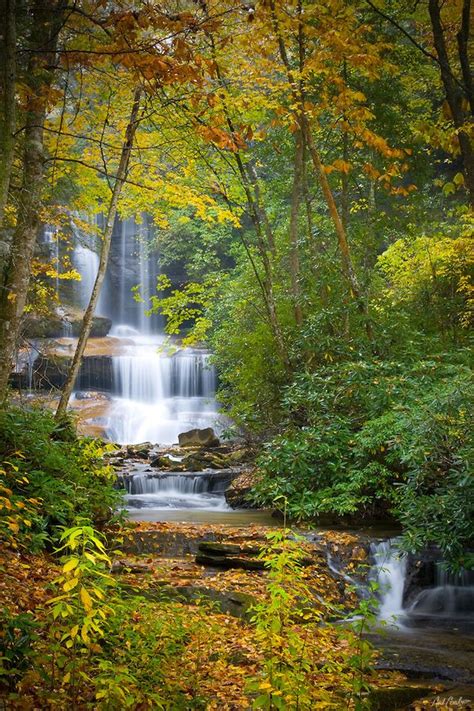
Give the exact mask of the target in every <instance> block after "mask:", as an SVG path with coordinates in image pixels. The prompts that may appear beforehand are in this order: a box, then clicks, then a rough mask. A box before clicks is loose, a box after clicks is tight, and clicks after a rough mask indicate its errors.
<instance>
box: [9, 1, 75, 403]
mask: <svg viewBox="0 0 474 711" xmlns="http://www.w3.org/2000/svg"><path fill="white" fill-rule="evenodd" d="M63 14H64V5H63V3H62V2H61V3H57V2H45V1H44V0H38V2H37V3H36V4H35V6H34V8H33V24H32V30H31V38H30V39H31V41H30V59H29V62H28V71H27V74H26V77H25V83H26V85H27V87H28V96H27V104H26V111H25V128H24V154H23V178H22V186H21V190H20V193H19V196H18V216H17V224H16V228H15V232H14V234H13V239H12V245H11V250H10V255H9V258H8V261H7V263H6V265H5V269H4V273H3V274H2V275H1V281H0V289H1V291H0V402H3V400H4V399H5V395H6V392H7V386H8V379H9V376H10V372H11V368H12V364H13V359H14V356H15V349H16V345H17V340H18V336H19V331H20V323H21V316H22V314H23V310H24V308H25V303H26V297H27V293H28V287H29V283H30V272H31V261H32V258H33V252H34V248H35V244H36V238H37V233H38V228H39V224H40V220H39V212H40V207H41V191H42V185H43V169H44V156H43V133H44V131H43V126H44V121H45V118H46V104H47V94H48V89H49V88H50V87H51V84H52V82H53V79H54V75H55V61H56V48H57V42H58V34H59V31H60V29H61V25H62V21H63Z"/></svg>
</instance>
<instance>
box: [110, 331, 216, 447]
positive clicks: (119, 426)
mask: <svg viewBox="0 0 474 711" xmlns="http://www.w3.org/2000/svg"><path fill="white" fill-rule="evenodd" d="M124 330H126V331H127V332H128V333H129V335H130V327H125V329H124ZM117 331H119V332H120V331H122V329H120V328H118V329H116V331H115V333H117ZM122 332H123V331H122ZM130 341H131V343H130V344H129V345H127V346H125V348H124V353H123V354H120V355H117V356H113V358H112V363H113V372H114V386H115V392H114V395H115V397H114V399H113V404H112V407H111V410H110V413H109V421H108V427H107V433H108V436H109V437H110V438H111V439H112V440H114V441H115V442H119V443H120V444H138V443H140V442H146V441H148V442H153V443H159V444H172V443H174V442H177V441H178V435H179V434H180V433H181V432H185V431H186V430H189V429H193V428H195V427H198V428H201V427H212V426H216V421H217V418H218V412H217V405H216V401H215V371H214V368H213V366H212V365H210V364H209V354H208V353H206V352H204V351H199V350H194V349H185V350H183V351H180V352H177V353H176V354H175V355H171V356H170V355H168V354H166V353H163V352H160V345H162V343H163V337H160V336H155V337H153V336H148V337H146V336H140V335H139V336H137V335H135V336H133V338H130Z"/></svg>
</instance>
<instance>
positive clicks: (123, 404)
mask: <svg viewBox="0 0 474 711" xmlns="http://www.w3.org/2000/svg"><path fill="white" fill-rule="evenodd" d="M75 219H76V222H75V223H74V222H72V229H73V233H74V237H75V245H74V251H73V255H72V261H73V265H74V267H75V268H76V269H77V271H78V272H79V273H80V274H81V281H80V282H77V283H76V285H75V292H74V296H75V302H76V304H77V305H79V306H80V307H81V308H85V307H86V306H87V304H88V302H89V298H90V295H91V292H92V288H93V285H94V281H95V278H96V275H97V269H98V265H99V257H98V254H97V248H98V245H97V237H96V233H97V229H100V227H101V224H102V220H103V217H102V216H100V215H98V216H97V217H96V218H94V220H93V224H91V225H90V226H87V225H85V226H84V219H82V218H80V217H79V216H77V217H76V218H75ZM158 273H159V264H158V256H157V254H156V251H154V234H153V226H152V222H151V218H150V217H149V216H148V215H146V214H142V215H139V216H137V217H136V218H130V219H125V220H116V222H115V224H114V229H113V234H112V243H111V250H110V258H109V263H108V267H107V272H106V275H105V280H104V285H103V289H102V293H101V295H100V298H99V304H98V307H97V313H100V314H101V315H103V316H106V317H108V318H110V319H111V320H112V328H111V330H110V334H109V336H110V339H109V338H107V339H104V343H101V344H95V346H94V347H95V348H97V349H98V353H99V355H100V356H101V357H102V356H103V357H104V358H108V359H109V362H110V364H111V367H110V369H107V368H106V366H105V364H103V367H102V364H101V363H99V362H98V361H97V362H95V361H94V369H93V372H92V371H91V373H90V374H89V375H87V374H86V373H83V377H81V378H80V379H79V381H78V387H79V388H86V389H100V390H106V391H108V390H109V387H110V393H111V395H112V397H111V400H110V406H109V407H108V411H107V412H106V413H105V415H104V418H103V419H102V418H101V422H100V423H96V424H100V425H101V426H104V427H105V435H106V436H108V437H109V438H110V439H112V440H113V441H115V442H118V443H120V444H137V443H139V442H143V441H151V442H153V443H160V444H172V443H174V442H176V441H177V439H178V435H179V434H180V433H181V432H184V431H186V430H189V429H193V428H196V427H197V428H201V427H209V426H210V427H215V426H216V420H217V405H216V401H215V391H216V375H215V371H214V367H213V366H212V365H211V363H210V362H209V353H207V352H205V351H204V350H200V349H190V348H186V349H178V350H177V351H176V352H175V353H174V354H173V355H170V354H169V353H165V352H162V351H161V350H160V348H161V347H162V346H163V343H164V340H165V337H164V335H163V325H164V324H163V319H162V317H161V316H157V315H156V314H155V315H153V314H152V315H151V316H150V315H148V313H147V311H148V309H149V308H150V301H149V299H150V295H152V294H153V293H155V289H156V279H157V275H158ZM137 296H138V297H139V298H137ZM107 341H108V343H107ZM98 357H99V356H98ZM90 358H91V356H89V360H90ZM99 366H100V367H99ZM109 370H110V372H109ZM99 371H100V373H99ZM100 374H102V375H103V379H102V380H100V378H99V375H100Z"/></svg>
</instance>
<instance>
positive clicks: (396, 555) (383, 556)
mask: <svg viewBox="0 0 474 711" xmlns="http://www.w3.org/2000/svg"><path fill="white" fill-rule="evenodd" d="M372 555H373V558H374V566H373V568H372V577H374V578H375V579H376V581H377V583H378V585H379V589H378V594H379V598H380V606H379V610H378V616H379V618H380V619H381V620H387V621H396V620H398V618H399V617H400V615H402V614H403V591H404V587H405V577H406V570H407V556H406V554H405V553H401V552H400V550H399V549H398V547H397V545H396V542H393V541H391V540H387V541H381V542H380V543H373V544H372Z"/></svg>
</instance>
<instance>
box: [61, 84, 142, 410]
mask: <svg viewBox="0 0 474 711" xmlns="http://www.w3.org/2000/svg"><path fill="white" fill-rule="evenodd" d="M140 97H141V89H136V90H135V93H134V97H133V106H132V111H131V114H130V120H129V122H128V125H127V128H126V131H125V140H124V143H123V146H122V151H121V155H120V162H119V167H118V169H117V175H116V178H115V183H114V187H113V190H112V196H111V198H110V203H109V208H108V210H107V217H106V220H105V225H104V229H103V233H102V249H101V252H100V260H99V268H98V270H97V276H96V279H95V282H94V287H93V289H92V294H91V297H90V299H89V304H88V306H87V308H86V310H85V313H84V318H83V320H82V327H81V332H80V334H79V339H78V341H77V346H76V350H75V353H74V357H73V359H72V363H71V367H70V368H69V372H68V375H67V378H66V382H65V383H64V387H63V391H62V393H61V399H60V401H59V405H58V408H57V410H56V416H55V417H56V420H60V419H61V418H63V417H64V415H65V413H66V410H67V406H68V403H69V400H70V397H71V395H72V391H73V388H74V383H75V382H76V379H77V376H78V374H79V369H80V367H81V363H82V358H83V356H84V351H85V348H86V345H87V341H88V339H89V335H90V332H91V327H92V319H93V317H94V312H95V309H96V306H97V302H98V300H99V296H100V291H101V289H102V284H103V282H104V277H105V272H106V269H107V264H108V261H109V253H110V244H111V241H112V232H113V228H114V222H115V218H116V216H117V207H118V201H119V198H120V193H121V192H122V187H123V184H124V181H125V180H126V178H127V173H128V166H129V163H130V154H131V151H132V146H133V142H134V138H135V133H136V130H137V126H138V123H139V117H138V113H139V110H140Z"/></svg>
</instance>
